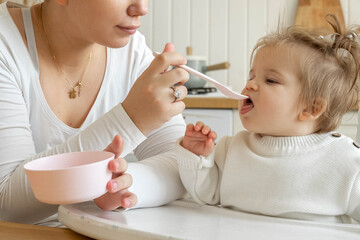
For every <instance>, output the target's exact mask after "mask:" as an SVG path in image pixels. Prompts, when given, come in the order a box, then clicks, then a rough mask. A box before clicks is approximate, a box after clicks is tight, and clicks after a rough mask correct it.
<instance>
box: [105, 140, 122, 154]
mask: <svg viewBox="0 0 360 240" xmlns="http://www.w3.org/2000/svg"><path fill="white" fill-rule="evenodd" d="M123 148H124V140H123V139H122V137H120V136H119V135H116V136H115V137H114V139H113V141H112V142H111V143H110V144H109V145H108V146H107V147H106V148H105V149H104V151H107V152H112V153H114V154H115V158H118V157H119V156H120V154H121V153H122V151H123Z"/></svg>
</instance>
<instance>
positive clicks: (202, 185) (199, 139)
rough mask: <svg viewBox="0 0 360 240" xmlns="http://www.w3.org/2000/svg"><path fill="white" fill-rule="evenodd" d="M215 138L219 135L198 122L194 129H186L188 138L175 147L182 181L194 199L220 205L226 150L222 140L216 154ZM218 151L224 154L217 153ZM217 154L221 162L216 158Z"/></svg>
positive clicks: (201, 202)
mask: <svg viewBox="0 0 360 240" xmlns="http://www.w3.org/2000/svg"><path fill="white" fill-rule="evenodd" d="M215 139H216V133H215V132H212V131H211V129H210V128H209V127H208V126H205V125H204V124H203V123H201V122H198V123H197V124H196V125H195V126H193V125H191V124H190V125H188V126H187V129H186V133H185V136H184V138H183V139H182V140H180V141H179V142H178V145H177V148H176V150H177V157H176V158H177V161H178V165H179V172H180V177H181V180H182V182H183V184H184V186H185V188H186V190H187V191H188V192H189V193H190V195H191V196H192V198H193V199H194V200H195V201H196V202H198V203H200V204H211V205H217V204H219V203H220V194H219V190H220V187H219V186H220V179H221V175H222V174H221V173H222V167H223V165H224V164H223V162H224V159H225V151H224V144H222V141H219V143H218V144H217V146H216V148H215V150H216V151H215V150H214V151H212V150H213V148H214V141H215ZM218 151H220V152H222V151H223V152H224V154H218V153H219V152H218ZM215 152H216V154H215ZM215 155H216V156H219V157H217V158H219V159H215ZM205 156H207V157H205Z"/></svg>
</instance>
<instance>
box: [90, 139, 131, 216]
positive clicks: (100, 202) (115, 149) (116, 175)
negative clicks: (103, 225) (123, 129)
mask: <svg viewBox="0 0 360 240" xmlns="http://www.w3.org/2000/svg"><path fill="white" fill-rule="evenodd" d="M123 145H124V141H123V139H122V138H121V137H120V136H119V135H116V136H115V137H114V139H113V141H112V143H110V144H109V146H107V148H106V149H105V150H104V151H107V152H112V153H114V154H115V159H114V160H111V161H110V162H109V170H110V171H111V172H112V173H113V177H112V179H111V180H110V181H109V182H108V183H107V186H106V189H107V190H108V192H107V193H105V194H104V195H102V196H100V197H98V198H97V199H94V202H95V203H96V205H97V206H98V207H99V208H101V209H103V210H114V209H116V208H118V207H123V208H130V207H133V206H135V205H136V203H137V197H136V195H135V194H133V193H131V192H129V191H128V188H129V187H130V186H131V184H132V178H131V176H130V175H129V174H126V173H125V172H126V170H127V162H126V160H125V159H123V158H118V157H119V156H120V154H121V152H122V150H123Z"/></svg>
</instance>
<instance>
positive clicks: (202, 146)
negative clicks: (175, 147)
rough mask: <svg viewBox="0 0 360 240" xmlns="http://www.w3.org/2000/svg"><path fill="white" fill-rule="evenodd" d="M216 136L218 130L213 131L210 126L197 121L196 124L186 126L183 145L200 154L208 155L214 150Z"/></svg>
mask: <svg viewBox="0 0 360 240" xmlns="http://www.w3.org/2000/svg"><path fill="white" fill-rule="evenodd" d="M216 138H217V134H216V132H213V131H211V129H210V127H209V126H206V125H204V123H202V122H197V123H196V125H195V126H194V125H193V124H188V125H187V126H186V132H185V136H184V138H183V140H182V142H181V145H182V146H183V147H184V148H186V149H187V150H189V151H191V152H193V153H195V154H196V155H198V156H200V155H201V156H205V157H206V156H208V155H209V154H210V153H211V151H212V150H213V148H214V142H215V140H216Z"/></svg>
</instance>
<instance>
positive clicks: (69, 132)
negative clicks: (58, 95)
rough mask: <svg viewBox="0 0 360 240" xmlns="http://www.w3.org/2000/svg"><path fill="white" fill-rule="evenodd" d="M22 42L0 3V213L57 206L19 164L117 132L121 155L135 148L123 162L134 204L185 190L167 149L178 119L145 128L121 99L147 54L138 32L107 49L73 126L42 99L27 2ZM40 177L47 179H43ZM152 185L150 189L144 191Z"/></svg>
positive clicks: (36, 212)
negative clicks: (41, 196)
mask: <svg viewBox="0 0 360 240" xmlns="http://www.w3.org/2000/svg"><path fill="white" fill-rule="evenodd" d="M23 18H24V24H25V31H26V38H27V41H28V47H29V50H27V48H26V47H25V45H24V42H23V40H22V38H21V36H20V34H19V32H18V30H17V27H16V26H15V24H14V22H13V20H12V18H11V16H10V15H9V12H8V9H7V7H6V3H4V4H1V5H0V220H6V221H15V222H23V223H37V222H40V221H44V219H45V218H47V217H49V216H52V215H54V214H55V213H56V212H57V207H58V206H56V205H47V204H43V203H40V202H38V201H37V200H36V199H35V197H34V195H33V193H32V191H31V188H30V185H29V182H28V180H27V177H26V174H25V172H24V169H23V165H24V164H25V163H27V162H29V161H32V160H34V159H37V158H40V157H44V156H49V155H54V154H59V153H65V152H75V151H90V150H103V149H104V148H105V147H106V146H107V145H108V144H109V143H110V142H111V141H112V139H113V137H114V136H115V135H116V134H119V135H121V136H122V137H123V139H124V143H125V146H124V151H123V154H122V156H125V155H127V154H128V153H129V152H131V151H133V150H134V153H135V155H136V156H137V158H138V159H140V160H142V159H146V160H144V161H141V162H139V163H134V164H130V165H129V171H128V173H130V174H131V175H132V176H133V179H134V183H133V187H132V188H131V189H130V190H131V191H133V192H134V193H135V194H137V196H138V200H139V204H138V207H144V206H157V205H161V204H164V203H167V202H169V201H171V200H174V199H176V198H178V197H180V196H181V195H182V194H183V193H184V191H185V190H184V188H183V186H182V184H181V181H180V178H179V175H178V169H177V163H176V160H175V156H174V155H173V154H172V153H170V152H168V151H169V150H170V149H173V148H174V146H175V141H176V139H177V138H179V137H180V136H183V134H184V131H185V123H184V121H183V118H182V116H181V115H178V116H175V117H174V118H173V119H172V120H170V121H169V122H167V123H166V124H164V125H163V126H162V127H161V128H160V129H158V130H156V131H153V132H151V133H149V134H148V135H147V136H144V135H143V134H142V133H141V132H140V131H139V130H138V129H137V127H136V126H135V124H134V123H133V122H132V121H131V119H130V118H129V117H128V115H127V114H126V112H125V111H124V109H123V108H122V106H121V102H122V101H123V100H124V99H125V97H126V96H127V94H128V92H129V90H130V89H131V87H132V85H133V84H134V82H135V80H136V79H137V78H138V77H139V76H140V75H141V73H142V72H143V71H144V70H145V69H146V68H147V67H148V65H149V64H150V63H151V61H152V60H153V56H152V52H151V51H150V49H148V48H147V46H146V43H145V39H144V37H143V36H142V35H141V34H140V33H136V34H135V35H133V36H132V37H131V38H130V42H129V43H128V44H127V45H126V46H125V47H123V48H120V49H110V48H108V49H107V65H106V73H105V77H104V79H103V83H102V86H101V89H100V91H99V93H98V96H97V98H96V101H95V102H94V105H93V106H92V108H91V110H90V112H89V114H88V116H87V118H86V120H85V121H84V123H83V125H82V126H81V127H80V128H72V127H69V126H68V125H66V124H64V123H63V122H62V121H60V120H59V119H58V118H57V117H56V115H55V114H54V113H53V112H52V111H51V109H50V107H49V105H48V104H47V102H46V99H45V97H44V94H43V92H42V89H41V86H40V82H39V63H38V57H37V52H36V44H35V38H34V33H33V26H32V22H31V15H30V11H29V9H23ZM44 181H46V179H44ZM148 186H151V189H152V192H151V193H150V192H148V191H147V189H149V187H148Z"/></svg>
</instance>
